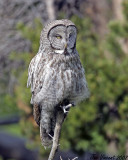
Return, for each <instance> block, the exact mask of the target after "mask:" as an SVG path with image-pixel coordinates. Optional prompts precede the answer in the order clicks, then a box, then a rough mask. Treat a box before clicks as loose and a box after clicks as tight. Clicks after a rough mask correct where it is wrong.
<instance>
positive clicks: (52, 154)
mask: <svg viewBox="0 0 128 160" xmlns="http://www.w3.org/2000/svg"><path fill="white" fill-rule="evenodd" d="M64 118H65V115H64V113H63V111H61V110H60V111H58V112H57V117H56V126H55V130H54V137H53V145H52V149H51V152H50V155H49V158H48V160H53V158H54V157H55V154H56V151H57V149H58V146H59V138H60V132H61V127H62V124H63V122H64Z"/></svg>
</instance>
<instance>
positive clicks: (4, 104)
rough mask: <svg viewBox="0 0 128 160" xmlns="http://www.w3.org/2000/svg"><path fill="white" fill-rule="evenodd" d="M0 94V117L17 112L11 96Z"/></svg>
mask: <svg viewBox="0 0 128 160" xmlns="http://www.w3.org/2000/svg"><path fill="white" fill-rule="evenodd" d="M0 96H1V97H0V117H4V116H6V115H8V114H17V113H18V112H19V110H18V108H17V106H16V101H15V99H14V98H13V96H11V95H9V94H6V95H4V94H3V95H0Z"/></svg>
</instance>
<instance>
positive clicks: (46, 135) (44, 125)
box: [40, 110, 55, 147]
mask: <svg viewBox="0 0 128 160" xmlns="http://www.w3.org/2000/svg"><path fill="white" fill-rule="evenodd" d="M54 128H55V115H54V113H53V112H51V111H50V112H48V111H46V110H42V111H41V120H40V138H41V142H42V145H43V146H44V147H51V146H52V137H53V136H54Z"/></svg>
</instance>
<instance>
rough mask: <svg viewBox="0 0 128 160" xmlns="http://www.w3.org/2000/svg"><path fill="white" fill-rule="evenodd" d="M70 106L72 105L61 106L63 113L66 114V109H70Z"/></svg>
mask: <svg viewBox="0 0 128 160" xmlns="http://www.w3.org/2000/svg"><path fill="white" fill-rule="evenodd" d="M72 106H74V104H69V105H67V106H63V111H64V113H68V112H69V111H67V110H66V109H69V108H71V107H72Z"/></svg>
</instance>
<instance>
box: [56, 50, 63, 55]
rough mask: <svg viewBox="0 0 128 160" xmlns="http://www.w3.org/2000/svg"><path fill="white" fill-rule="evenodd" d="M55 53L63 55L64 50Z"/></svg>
mask: <svg viewBox="0 0 128 160" xmlns="http://www.w3.org/2000/svg"><path fill="white" fill-rule="evenodd" d="M55 53H57V54H63V53H64V50H55Z"/></svg>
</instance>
